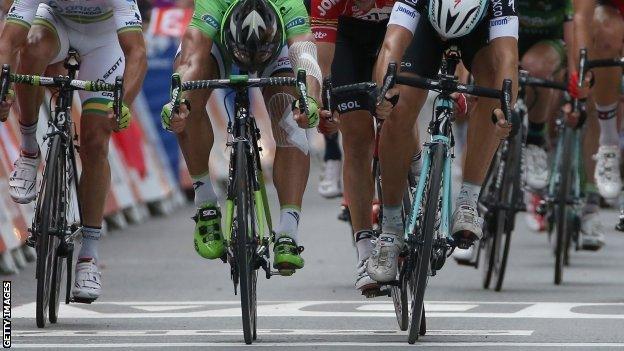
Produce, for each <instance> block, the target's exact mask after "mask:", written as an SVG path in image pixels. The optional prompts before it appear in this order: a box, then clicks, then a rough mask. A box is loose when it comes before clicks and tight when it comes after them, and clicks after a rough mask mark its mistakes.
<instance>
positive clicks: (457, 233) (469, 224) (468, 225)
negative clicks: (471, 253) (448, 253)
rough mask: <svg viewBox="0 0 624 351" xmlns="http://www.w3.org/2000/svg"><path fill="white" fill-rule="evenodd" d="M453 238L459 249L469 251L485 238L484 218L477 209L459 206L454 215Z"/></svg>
mask: <svg viewBox="0 0 624 351" xmlns="http://www.w3.org/2000/svg"><path fill="white" fill-rule="evenodd" d="M451 233H453V238H454V239H455V242H456V243H457V247H458V248H459V249H468V248H469V247H471V246H472V244H473V243H474V242H475V241H477V240H481V237H483V218H481V217H480V216H479V212H478V211H477V209H476V208H475V207H472V206H469V205H459V206H457V208H456V209H455V212H454V213H453V227H452V229H451Z"/></svg>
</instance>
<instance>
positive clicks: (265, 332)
mask: <svg viewBox="0 0 624 351" xmlns="http://www.w3.org/2000/svg"><path fill="white" fill-rule="evenodd" d="M533 332H534V331H533V330H488V329H474V330H470V329H459V330H453V329H449V330H427V335H435V336H531V335H533ZM242 334H243V331H242V330H241V329H223V330H188V329H177V330H160V329H159V330H100V331H97V330H93V331H82V330H77V331H69V330H32V331H24V330H22V331H15V332H14V334H13V335H14V336H15V339H16V340H21V339H26V338H37V337H45V338H51V337H82V338H84V337H145V336H149V337H152V336H153V337H158V336H167V337H169V336H219V335H223V336H229V335H236V336H240V335H242ZM258 334H260V335H262V336H269V335H285V336H289V335H292V336H302V335H314V336H320V335H322V336H332V335H336V336H371V335H407V332H404V331H398V330H380V329H354V330H341V329H338V330H336V329H258Z"/></svg>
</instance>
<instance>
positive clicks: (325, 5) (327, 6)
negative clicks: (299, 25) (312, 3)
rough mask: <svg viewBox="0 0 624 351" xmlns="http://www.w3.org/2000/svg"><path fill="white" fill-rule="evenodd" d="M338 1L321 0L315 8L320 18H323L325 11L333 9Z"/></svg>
mask: <svg viewBox="0 0 624 351" xmlns="http://www.w3.org/2000/svg"><path fill="white" fill-rule="evenodd" d="M338 1H340V0H322V1H321V3H320V4H319V5H318V6H317V7H316V8H317V9H318V10H319V12H320V14H321V16H325V15H326V14H327V11H329V10H331V8H332V7H334V6H335V5H336V4H337V3H338Z"/></svg>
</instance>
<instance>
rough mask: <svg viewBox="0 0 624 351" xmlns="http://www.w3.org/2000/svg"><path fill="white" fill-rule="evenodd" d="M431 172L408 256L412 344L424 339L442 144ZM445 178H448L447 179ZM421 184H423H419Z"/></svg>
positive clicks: (434, 152)
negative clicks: (425, 310) (421, 216)
mask: <svg viewBox="0 0 624 351" xmlns="http://www.w3.org/2000/svg"><path fill="white" fill-rule="evenodd" d="M430 150H431V169H430V171H429V176H428V179H427V180H426V181H427V184H426V187H428V189H427V190H426V192H425V194H426V195H425V196H426V197H427V198H426V199H423V202H424V203H425V206H424V207H423V209H424V210H425V212H424V217H423V220H422V222H421V223H420V224H421V225H420V226H419V227H418V229H419V230H420V233H412V235H416V237H417V238H418V239H417V243H418V244H417V246H416V251H415V252H410V255H415V257H414V256H413V260H411V262H412V264H414V263H415V267H413V269H412V272H411V273H412V274H411V277H410V279H411V280H412V281H411V294H412V296H413V300H412V306H411V316H410V325H409V332H408V337H407V341H408V342H409V343H410V344H413V343H415V342H416V340H418V336H419V335H423V334H424V331H423V330H421V325H422V323H423V322H424V318H423V313H424V300H425V290H426V288H427V279H428V278H429V268H430V265H431V251H432V248H433V237H434V234H435V233H434V232H435V229H436V218H437V216H438V213H439V209H440V190H441V189H440V188H441V182H442V176H443V173H442V169H443V166H444V157H445V153H446V149H445V147H444V145H442V144H434V145H432V146H431V149H430ZM447 176H448V175H447ZM421 181H423V180H421Z"/></svg>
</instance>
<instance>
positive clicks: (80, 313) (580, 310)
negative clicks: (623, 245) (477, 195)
mask: <svg viewBox="0 0 624 351" xmlns="http://www.w3.org/2000/svg"><path fill="white" fill-rule="evenodd" d="M171 304H172V306H176V305H177V306H179V307H180V308H179V309H176V310H172V309H169V308H167V311H156V312H145V311H146V310H149V309H150V308H151V309H153V310H158V308H159V307H163V308H164V306H167V305H166V304H164V303H159V304H156V305H151V304H150V303H149V302H134V303H133V302H125V303H124V304H117V303H111V302H108V303H107V302H102V303H98V304H96V305H93V306H97V311H95V310H93V308H96V307H92V306H89V305H79V304H72V305H61V306H60V311H59V313H60V316H61V318H81V319H83V318H84V319H100V318H102V319H103V318H105V319H124V318H234V317H236V318H238V317H240V315H241V310H240V307H239V306H238V303H232V302H231V301H228V302H227V303H225V304H222V305H219V304H217V303H210V304H201V303H198V302H195V303H188V304H186V303H185V304H181V303H179V302H172V303H171ZM337 305H340V308H336V307H337ZM369 305H371V304H367V303H362V302H361V301H360V302H357V303H352V304H350V305H349V304H346V303H344V302H340V303H336V302H335V301H300V302H288V303H277V302H276V303H266V302H260V303H259V305H258V316H260V317H288V318H297V317H299V318H302V317H317V318H326V317H340V318H347V317H360V318H382V317H383V318H396V316H395V314H394V311H393V308H392V307H391V306H392V304H391V302H390V301H388V303H387V304H383V303H378V302H377V303H376V304H373V306H375V305H376V306H380V305H388V306H390V307H383V311H379V310H374V311H369V310H362V309H368V308H370V307H366V306H369ZM471 305H477V307H479V305H480V303H478V302H475V303H473V304H471ZM484 305H487V306H488V309H487V310H486V311H478V310H477V307H474V308H470V309H468V310H467V311H466V312H461V311H457V309H459V307H461V309H463V308H465V307H466V304H463V305H462V304H456V303H453V302H449V303H448V304H447V303H443V302H436V303H431V304H430V303H426V304H425V310H428V308H429V307H431V309H432V311H431V312H430V313H429V312H428V313H427V317H431V318H501V319H540V318H553V319H624V303H570V302H536V303H530V304H522V303H515V304H514V305H515V306H517V307H516V308H514V309H512V310H509V309H508V308H507V309H506V311H505V312H496V310H495V309H494V311H492V310H493V308H492V307H495V304H484ZM504 305H505V306H509V304H504ZM120 306H125V307H126V311H121V312H119V307H120ZM157 306H158V307H157ZM197 306H199V307H197ZM458 306H459V307H458ZM112 307H114V309H112V310H114V311H116V312H106V308H109V309H111V308H112ZM592 307H596V308H597V309H596V311H592ZM605 307H606V308H605ZM172 308H173V307H172ZM375 308H379V309H381V308H382V307H375ZM436 308H437V309H438V310H437V311H436ZM606 311H610V312H606ZM613 311H622V313H619V314H618V313H614V312H613ZM12 314H13V318H34V316H35V303H34V302H33V303H29V304H25V305H21V306H18V307H14V308H13V311H12Z"/></svg>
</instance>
